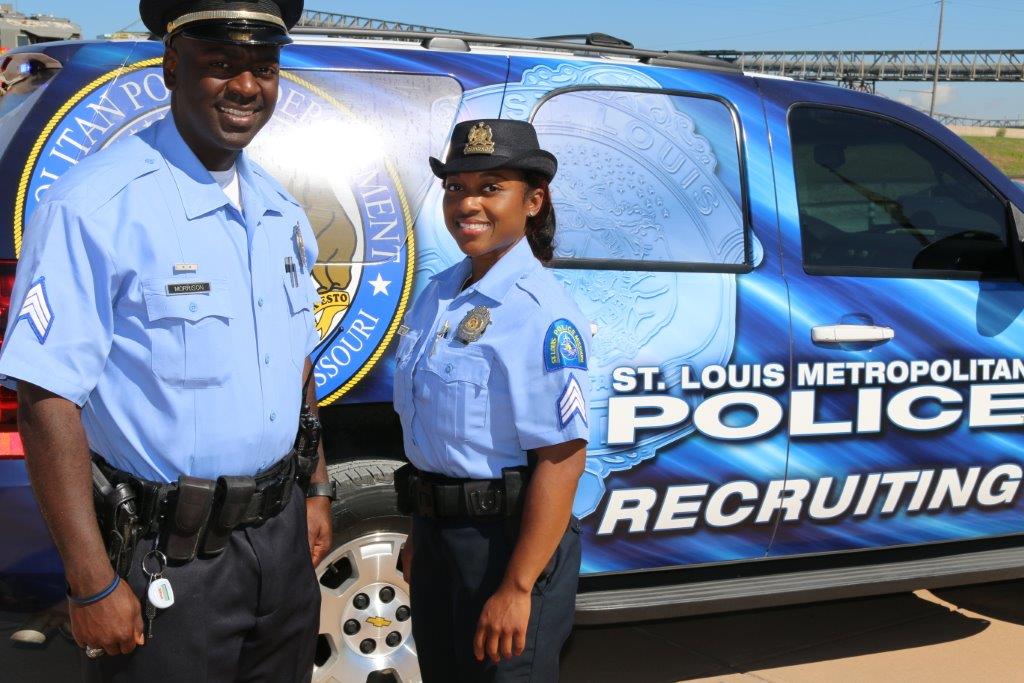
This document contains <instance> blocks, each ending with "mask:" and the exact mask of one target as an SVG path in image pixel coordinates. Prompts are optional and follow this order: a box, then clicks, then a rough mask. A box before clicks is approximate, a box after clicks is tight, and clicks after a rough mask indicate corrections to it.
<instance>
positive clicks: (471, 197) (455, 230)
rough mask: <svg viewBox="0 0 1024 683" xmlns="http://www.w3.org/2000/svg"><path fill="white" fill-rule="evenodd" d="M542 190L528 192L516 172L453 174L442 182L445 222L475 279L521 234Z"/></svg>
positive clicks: (538, 205) (541, 197)
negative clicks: (470, 267)
mask: <svg viewBox="0 0 1024 683" xmlns="http://www.w3.org/2000/svg"><path fill="white" fill-rule="evenodd" d="M543 203H544V191H543V190H540V189H531V188H530V186H529V185H528V184H527V183H526V180H525V179H524V177H523V174H522V173H521V172H519V171H515V170H508V169H496V170H493V171H479V172H472V173H470V172H467V173H456V174H453V175H450V176H448V177H447V178H445V180H444V202H443V204H442V206H443V210H444V222H445V225H446V226H447V227H448V232H450V233H451V234H452V237H454V238H455V241H456V242H457V243H458V245H459V249H461V250H462V252H463V253H464V254H466V255H467V256H469V257H470V259H472V261H473V279H474V280H479V279H480V278H481V277H483V274H484V273H486V272H487V270H489V269H490V267H491V266H493V265H494V264H495V263H497V262H498V259H500V258H501V257H502V256H503V255H504V254H505V253H506V252H507V251H508V250H509V249H511V248H512V247H513V246H514V245H515V244H516V242H518V241H519V240H520V239H522V238H523V236H524V235H525V234H526V221H527V219H528V218H529V217H530V216H531V215H535V214H536V213H537V212H538V211H540V209H541V206H542V205H543Z"/></svg>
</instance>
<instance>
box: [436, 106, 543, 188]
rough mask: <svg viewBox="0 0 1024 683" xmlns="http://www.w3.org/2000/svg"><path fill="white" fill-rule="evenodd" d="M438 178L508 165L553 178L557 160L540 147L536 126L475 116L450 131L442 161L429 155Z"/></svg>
mask: <svg viewBox="0 0 1024 683" xmlns="http://www.w3.org/2000/svg"><path fill="white" fill-rule="evenodd" d="M430 168H431V170H433V171H434V175H436V176H437V177H438V178H445V177H446V176H449V175H452V174H455V173H465V172H467V171H490V170H493V169H496V168H511V169H516V170H519V171H533V172H536V173H540V174H542V175H544V176H546V177H547V178H548V180H550V179H552V178H554V177H555V172H556V171H557V170H558V160H557V159H555V155H554V154H552V153H551V152H548V151H545V150H543V149H541V148H540V142H538V140H537V131H536V129H535V128H534V127H533V126H532V125H530V124H529V123H527V122H525V121H509V120H506V119H477V120H475V121H463V122H462V123H460V124H458V125H457V126H455V130H454V131H452V144H451V147H450V148H449V149H448V158H447V159H446V160H445V162H444V163H442V162H441V160H440V159H435V158H434V157H431V158H430Z"/></svg>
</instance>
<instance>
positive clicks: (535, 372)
mask: <svg viewBox="0 0 1024 683" xmlns="http://www.w3.org/2000/svg"><path fill="white" fill-rule="evenodd" d="M470 272H471V263H470V261H469V259H465V260H463V261H462V262H460V263H458V264H456V265H455V266H453V267H451V268H449V269H448V270H445V271H443V272H441V273H439V274H437V275H435V276H434V277H433V278H432V280H431V282H430V284H429V285H427V287H426V288H425V289H424V290H423V292H422V294H420V296H419V298H418V299H417V300H416V302H415V304H414V305H413V307H412V310H410V311H409V313H408V315H407V316H406V318H405V324H404V326H403V328H402V329H401V330H400V334H401V341H400V342H399V345H398V355H397V367H396V370H395V387H394V388H395V409H396V410H397V411H398V414H399V416H400V417H401V420H402V430H403V435H404V439H405V453H406V456H407V457H408V458H409V461H410V462H411V463H412V464H413V465H414V466H415V467H416V468H417V469H419V470H421V471H425V472H435V473H438V474H443V475H446V476H449V477H459V478H472V479H496V478H499V477H501V470H502V469H503V468H506V467H519V466H522V465H525V464H526V462H527V460H526V451H528V450H530V449H534V448H540V447H542V446H552V445H556V444H560V443H565V442H567V441H572V440H574V439H583V440H584V441H586V440H587V438H588V434H589V430H588V428H587V419H588V415H587V392H588V391H589V387H590V382H589V380H588V377H587V353H588V351H589V348H590V325H589V323H587V322H586V321H585V319H584V318H583V315H582V313H580V311H579V309H578V308H577V307H576V304H575V303H574V302H573V301H572V299H571V298H570V297H569V294H568V293H567V292H566V291H565V288H564V287H563V286H562V285H561V283H559V282H558V280H556V279H555V278H554V276H553V275H551V273H549V272H548V271H547V270H545V269H544V268H543V266H541V264H540V262H539V261H538V260H537V259H536V258H534V256H533V253H532V252H531V251H530V246H529V244H528V243H527V241H526V240H525V239H522V240H520V241H519V242H518V243H517V244H516V245H515V246H514V247H513V248H512V249H511V250H509V251H508V253H506V254H505V255H504V256H503V257H502V258H501V259H500V260H499V261H498V262H497V263H496V264H495V265H494V266H493V267H492V268H491V269H490V270H489V271H488V272H487V274H486V275H485V276H484V277H483V278H482V279H481V280H480V281H479V282H477V283H475V284H473V285H471V286H470V287H468V288H466V290H465V291H461V292H460V290H461V289H462V285H463V283H464V282H465V281H466V279H467V278H468V277H469V275H470ZM478 306H482V307H485V308H487V310H488V312H489V314H490V318H491V323H490V326H488V327H487V328H486V330H485V331H484V334H483V336H481V337H480V339H479V340H477V341H473V342H470V343H463V342H462V341H460V340H459V339H458V334H457V332H458V329H459V326H460V323H461V322H462V321H463V320H464V319H465V317H466V315H467V314H469V312H470V311H471V310H472V309H474V308H476V307H478Z"/></svg>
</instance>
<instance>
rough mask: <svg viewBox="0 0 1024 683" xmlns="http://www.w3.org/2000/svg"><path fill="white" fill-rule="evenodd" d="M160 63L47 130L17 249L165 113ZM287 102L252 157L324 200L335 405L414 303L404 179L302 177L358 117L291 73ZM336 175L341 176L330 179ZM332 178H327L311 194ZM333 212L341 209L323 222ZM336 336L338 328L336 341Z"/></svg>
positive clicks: (81, 97)
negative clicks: (76, 178)
mask: <svg viewBox="0 0 1024 683" xmlns="http://www.w3.org/2000/svg"><path fill="white" fill-rule="evenodd" d="M158 63H159V62H158V61H157V60H151V61H144V62H141V63H138V64H135V65H132V66H129V67H127V68H124V69H118V70H115V71H113V72H110V73H109V74H106V75H104V76H103V77H101V78H100V79H98V80H97V81H94V82H93V83H92V84H91V85H90V86H88V87H87V88H86V89H84V90H83V91H81V92H79V93H78V94H77V95H76V96H74V97H73V98H72V102H73V103H74V106H72V107H71V108H70V109H69V110H68V111H67V112H66V113H64V114H63V116H62V117H60V118H55V119H54V120H53V121H51V123H50V125H48V126H47V129H46V132H44V136H43V137H41V138H40V140H39V143H37V150H38V151H34V153H33V156H34V157H35V159H36V162H35V163H34V164H33V165H30V166H28V167H26V169H25V177H26V179H27V191H26V192H25V193H24V195H23V196H22V198H21V201H22V202H23V204H24V209H23V211H22V212H21V213H20V214H18V217H19V218H20V220H18V221H16V223H15V245H16V247H17V248H18V249H19V250H20V244H21V229H22V226H23V225H25V224H26V223H27V217H28V216H29V215H30V214H31V212H32V211H33V210H34V209H35V207H36V205H37V204H38V202H39V199H40V198H41V197H42V196H43V195H44V194H45V192H46V190H47V189H48V188H49V187H50V185H52V184H53V182H54V181H56V180H57V179H59V178H60V177H61V175H63V173H64V172H65V171H66V170H67V169H68V168H70V167H71V166H72V165H74V164H76V163H78V161H79V159H80V158H82V157H83V156H85V155H87V154H90V153H92V152H94V151H95V150H98V149H102V148H104V147H106V146H108V145H110V144H113V143H114V142H116V141H117V140H119V139H120V138H121V137H123V136H125V135H132V134H134V133H137V132H138V131H140V130H142V129H144V128H146V127H148V126H149V125H151V124H152V123H154V122H156V121H158V120H160V119H161V118H163V117H164V116H166V115H167V113H168V111H169V107H170V92H169V91H168V90H167V88H166V87H165V86H164V84H163V76H162V73H161V69H160V68H159V66H158ZM280 101H281V106H279V107H278V109H277V111H276V113H275V116H274V118H273V119H272V121H271V122H270V123H269V124H268V125H267V128H266V129H265V131H263V133H261V135H260V137H259V139H258V140H257V141H256V142H255V143H254V144H253V146H252V148H251V150H250V151H251V153H252V154H253V156H254V157H255V158H256V159H257V161H259V162H261V163H262V164H264V165H265V166H267V167H268V169H269V170H271V171H272V172H275V175H277V177H278V178H280V179H281V180H282V182H285V184H286V185H287V186H289V187H291V188H293V191H295V193H296V194H303V195H304V198H306V199H307V200H308V199H309V198H310V197H311V195H312V194H313V193H317V195H318V196H317V198H316V199H317V205H316V208H314V209H313V210H311V212H310V218H311V221H312V222H313V224H314V228H315V229H318V230H317V235H318V239H320V241H321V247H322V248H323V247H327V248H328V249H329V251H328V253H327V254H326V258H321V262H320V263H319V264H318V265H317V267H316V268H315V269H314V272H313V277H314V279H315V280H316V281H317V285H318V289H319V292H320V294H321V301H320V303H319V304H318V305H317V306H316V310H315V314H314V315H315V320H316V324H317V328H318V330H319V331H320V334H321V339H322V340H326V339H328V338H330V343H329V345H328V348H326V349H323V350H322V354H321V360H320V362H319V364H318V366H317V370H318V372H317V374H316V379H317V393H318V396H319V397H320V398H321V399H322V401H323V402H324V403H325V404H328V403H331V402H333V401H335V400H337V399H338V398H340V397H341V396H342V395H344V394H345V393H346V392H347V391H348V390H350V389H351V388H352V387H353V386H355V384H356V383H357V382H359V380H360V379H362V377H363V376H365V375H366V374H367V373H368V372H369V371H370V369H372V367H373V366H374V364H375V363H376V362H377V361H378V360H379V359H380V358H381V357H382V356H383V354H384V351H385V350H386V348H387V346H388V343H389V342H390V339H391V337H392V336H393V334H394V330H395V328H396V327H397V322H396V321H397V320H399V319H400V318H401V313H402V311H403V310H404V307H405V305H406V304H407V303H408V298H409V291H410V289H411V286H412V273H413V261H414V250H411V249H412V247H413V244H414V240H412V238H411V236H412V217H411V213H410V209H409V205H408V200H407V199H406V196H405V194H404V190H403V188H402V186H401V182H400V179H399V178H398V175H397V173H396V172H395V170H394V168H393V167H391V166H390V165H389V163H388V161H387V160H386V159H381V158H379V157H375V158H374V159H373V160H372V163H367V164H357V165H348V166H343V165H342V164H340V163H338V164H335V165H334V167H333V168H332V169H331V173H330V174H327V173H325V174H323V175H321V176H315V175H314V174H312V173H302V172H296V171H295V170H294V169H303V168H308V167H309V162H308V160H309V159H311V158H316V157H317V154H318V149H317V148H318V146H320V145H323V144H325V143H324V140H325V138H326V137H327V136H328V135H330V134H333V133H334V132H335V130H336V129H337V127H338V126H341V127H345V126H346V120H345V119H346V118H347V117H348V111H347V109H346V107H345V105H343V104H342V103H341V102H339V101H338V100H337V99H336V98H335V97H334V96H333V95H331V93H329V92H328V91H326V90H324V89H323V88H321V87H318V86H317V85H315V84H313V83H310V82H309V81H307V80H305V79H303V78H302V77H300V76H297V75H295V74H290V73H285V74H284V78H283V79H282V84H281V94H280ZM328 144H329V143H328ZM317 170H320V169H317ZM311 176H313V177H311ZM331 177H334V178H336V179H337V180H335V181H333V182H330V180H329V179H330V178H331ZM325 178H327V179H328V182H321V183H320V186H317V187H311V185H313V184H314V183H315V182H316V181H318V180H320V181H323V179H325ZM328 208H330V209H332V213H331V215H330V216H329V218H328V219H327V220H324V217H323V215H324V213H325V212H326V211H327V210H328ZM339 215H344V216H345V217H346V218H347V219H348V220H347V221H346V226H345V227H347V228H348V230H345V229H344V227H342V226H341V225H340V223H341V221H340V218H339ZM328 233H329V234H328ZM339 271H342V273H341V274H339ZM335 330H339V333H338V334H333V332H334V331H335Z"/></svg>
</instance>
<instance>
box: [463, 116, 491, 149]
mask: <svg viewBox="0 0 1024 683" xmlns="http://www.w3.org/2000/svg"><path fill="white" fill-rule="evenodd" d="M468 143H469V144H467V145H466V146H465V148H464V149H463V151H462V153H463V154H494V131H492V130H491V127H490V126H488V125H487V124H486V123H484V122H482V121H481V122H480V123H478V124H476V125H475V126H473V127H472V128H471V129H470V131H469V140H468Z"/></svg>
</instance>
